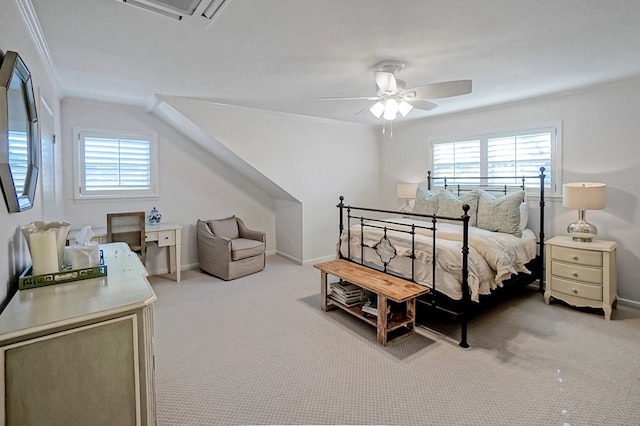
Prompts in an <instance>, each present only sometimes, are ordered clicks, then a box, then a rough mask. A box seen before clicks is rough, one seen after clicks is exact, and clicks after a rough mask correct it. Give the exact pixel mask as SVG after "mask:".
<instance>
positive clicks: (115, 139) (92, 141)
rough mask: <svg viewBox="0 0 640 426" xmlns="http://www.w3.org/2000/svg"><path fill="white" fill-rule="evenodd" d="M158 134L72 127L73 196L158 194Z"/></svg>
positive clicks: (118, 196) (144, 195)
mask: <svg viewBox="0 0 640 426" xmlns="http://www.w3.org/2000/svg"><path fill="white" fill-rule="evenodd" d="M156 139H157V137H156V136H155V135H144V134H133V133H126V132H116V131H111V130H96V129H84V128H74V143H75V153H76V155H77V161H76V173H75V175H74V180H75V198H76V199H93V198H141V197H157V196H158V185H157V174H158V170H157V142H156Z"/></svg>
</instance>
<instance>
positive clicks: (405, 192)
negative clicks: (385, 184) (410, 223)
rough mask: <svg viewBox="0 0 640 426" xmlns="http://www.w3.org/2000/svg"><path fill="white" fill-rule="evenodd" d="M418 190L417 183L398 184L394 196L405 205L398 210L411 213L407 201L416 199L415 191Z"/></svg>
mask: <svg viewBox="0 0 640 426" xmlns="http://www.w3.org/2000/svg"><path fill="white" fill-rule="evenodd" d="M417 189H418V184H417V183H399V184H398V187H397V188H396V195H397V196H398V198H401V199H404V200H405V204H404V206H402V208H401V209H400V211H401V212H403V213H411V205H410V204H409V200H413V199H415V198H416V190H417Z"/></svg>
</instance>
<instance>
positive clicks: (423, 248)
mask: <svg viewBox="0 0 640 426" xmlns="http://www.w3.org/2000/svg"><path fill="white" fill-rule="evenodd" d="M389 220H392V221H393V222H394V223H395V224H389V223H383V222H378V221H375V222H374V221H370V222H367V224H375V225H378V226H382V227H384V226H386V227H387V229H388V230H387V238H388V239H389V240H390V242H391V243H392V244H393V246H394V247H395V249H396V251H397V256H396V257H395V258H394V259H393V260H391V262H390V263H389V265H388V266H387V269H388V271H390V272H392V273H394V274H397V275H400V276H404V277H407V278H410V277H411V258H410V257H408V256H410V254H411V235H410V234H406V233H403V232H397V231H396V230H398V229H404V230H408V229H410V226H406V225H411V224H412V223H414V224H416V225H421V226H425V227H430V226H432V224H431V223H430V222H418V221H414V220H411V219H405V218H393V219H389ZM383 232H384V231H383V229H377V228H370V227H367V226H365V230H364V234H365V238H364V244H365V249H364V261H365V262H367V263H372V264H375V265H378V266H382V261H381V260H380V257H379V256H378V254H377V253H376V252H375V250H374V249H373V248H372V247H374V246H375V245H376V244H378V243H379V242H380V239H381V238H382V236H383ZM350 235H351V242H350V244H351V258H352V259H354V260H356V261H360V256H361V251H360V225H359V224H358V225H352V226H351V231H350ZM436 236H437V241H436V271H435V282H436V286H435V289H436V291H438V292H441V293H444V294H446V295H447V296H449V297H450V298H452V299H455V300H460V299H461V298H462V289H461V282H462V226H460V225H455V224H448V223H440V222H438V224H437V230H436ZM346 240H347V233H346V231H345V232H344V233H343V235H342V236H341V238H340V250H341V252H342V255H343V256H345V257H346V256H347V247H346ZM432 242H433V237H432V231H430V230H428V229H420V228H416V236H415V256H416V259H415V280H416V282H417V283H419V284H422V285H425V286H428V287H430V288H433V283H432V282H433V279H432V275H433V273H432V269H433V268H432V264H431V259H432V253H433V248H432V245H433V244H432ZM535 255H536V237H535V234H534V233H533V231H531V230H529V229H525V230H524V231H523V233H522V237H516V236H514V235H511V234H505V233H501V232H491V231H485V230H483V229H479V228H474V227H469V256H468V264H469V267H468V272H469V275H468V277H469V278H468V281H469V290H470V292H471V300H473V301H478V296H479V295H480V294H489V293H490V292H491V290H493V289H495V288H497V287H501V286H502V283H503V281H504V280H507V279H508V278H509V277H511V275H512V274H517V273H519V272H524V273H531V272H530V271H529V270H528V269H527V268H526V266H525V264H526V263H527V262H529V261H530V260H532V259H533V258H534V257H535Z"/></svg>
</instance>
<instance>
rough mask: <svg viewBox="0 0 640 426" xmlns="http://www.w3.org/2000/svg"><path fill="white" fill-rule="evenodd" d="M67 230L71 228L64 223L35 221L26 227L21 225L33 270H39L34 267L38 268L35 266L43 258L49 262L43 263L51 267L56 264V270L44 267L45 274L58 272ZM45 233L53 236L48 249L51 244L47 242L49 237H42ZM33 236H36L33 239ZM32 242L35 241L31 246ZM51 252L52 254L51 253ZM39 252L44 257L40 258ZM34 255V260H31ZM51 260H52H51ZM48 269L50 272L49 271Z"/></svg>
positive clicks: (68, 224)
mask: <svg viewBox="0 0 640 426" xmlns="http://www.w3.org/2000/svg"><path fill="white" fill-rule="evenodd" d="M69 228H71V224H70V223H69V222H66V221H59V222H42V221H36V222H31V223H29V224H27V225H22V226H21V227H20V230H21V231H22V234H23V235H24V238H25V240H27V247H28V248H29V252H30V254H31V260H32V263H34V269H40V268H39V267H38V268H36V266H39V265H36V264H40V263H42V262H41V260H42V259H43V258H46V259H47V260H49V261H50V262H44V263H51V264H52V265H55V264H57V268H58V269H56V270H53V269H52V268H48V267H46V268H45V269H46V270H47V272H46V273H49V272H58V271H59V268H60V265H62V258H63V257H64V247H65V245H66V244H67V235H68V234H69ZM45 232H47V233H53V234H54V236H53V239H52V241H53V243H52V244H53V248H51V247H49V245H50V244H51V241H49V240H50V239H51V237H50V236H49V235H44V233H45ZM33 234H37V235H36V237H33ZM33 241H36V243H35V244H33ZM43 247H46V248H43ZM51 251H53V253H51ZM41 252H44V253H45V255H44V256H40V253H41ZM34 254H35V257H36V259H33V258H34ZM51 258H52V259H53V260H51ZM48 269H52V270H51V271H49V270H48ZM43 273H44V272H43Z"/></svg>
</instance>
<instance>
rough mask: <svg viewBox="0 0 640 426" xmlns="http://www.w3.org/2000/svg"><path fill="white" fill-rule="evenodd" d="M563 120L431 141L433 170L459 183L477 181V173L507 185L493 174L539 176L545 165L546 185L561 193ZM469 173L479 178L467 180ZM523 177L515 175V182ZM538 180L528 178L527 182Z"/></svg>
mask: <svg viewBox="0 0 640 426" xmlns="http://www.w3.org/2000/svg"><path fill="white" fill-rule="evenodd" d="M561 133H562V123H560V122H557V123H552V124H548V125H543V126H540V127H527V128H523V129H517V130H508V131H499V132H498V131H496V132H490V133H486V134H482V135H470V136H465V137H457V138H447V139H442V140H437V141H433V142H432V143H431V158H432V164H431V170H432V175H433V176H436V177H445V176H446V177H452V178H453V177H455V178H456V182H459V183H465V182H466V183H473V184H477V183H478V181H477V177H479V176H482V177H486V178H487V184H489V185H491V184H493V183H495V184H499V185H504V184H505V183H506V182H505V180H504V179H498V180H493V181H492V179H491V178H492V177H513V176H520V177H522V176H538V175H539V174H540V167H544V168H545V175H546V178H545V188H547V189H548V190H549V192H550V194H549V195H552V196H553V195H560V192H559V191H560V190H559V188H558V187H557V183H558V182H561V177H560V166H559V164H561V163H560V152H561V149H560V146H561ZM465 177H468V178H476V179H473V180H472V179H469V180H467V181H465ZM521 183H522V181H521V180H520V179H517V178H514V179H513V182H512V184H513V185H520V184H521ZM535 184H536V182H534V181H533V180H531V181H529V180H527V186H534V185H535Z"/></svg>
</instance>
